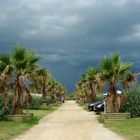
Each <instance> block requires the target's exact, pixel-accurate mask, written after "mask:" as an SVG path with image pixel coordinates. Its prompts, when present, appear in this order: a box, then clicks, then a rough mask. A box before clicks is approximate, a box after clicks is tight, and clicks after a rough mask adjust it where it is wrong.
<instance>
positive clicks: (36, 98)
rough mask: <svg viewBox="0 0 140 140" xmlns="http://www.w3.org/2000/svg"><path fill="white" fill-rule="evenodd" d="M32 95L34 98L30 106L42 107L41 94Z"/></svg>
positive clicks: (34, 107) (32, 107) (33, 107)
mask: <svg viewBox="0 0 140 140" xmlns="http://www.w3.org/2000/svg"><path fill="white" fill-rule="evenodd" d="M32 97H33V100H32V103H31V106H30V108H31V109H40V107H41V102H42V99H41V97H40V96H32Z"/></svg>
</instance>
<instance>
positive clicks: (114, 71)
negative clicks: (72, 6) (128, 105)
mask: <svg viewBox="0 0 140 140" xmlns="http://www.w3.org/2000/svg"><path fill="white" fill-rule="evenodd" d="M131 67H132V64H131V63H128V62H125V63H124V62H122V60H121V58H120V54H119V53H114V54H113V55H112V56H111V57H109V56H105V57H104V59H103V61H102V63H101V64H100V65H99V67H98V68H97V69H94V68H93V67H89V68H88V69H87V72H86V74H81V78H82V79H81V81H79V82H78V83H77V85H76V90H75V92H74V93H75V96H76V98H77V100H80V101H84V102H93V101H95V99H96V95H99V94H101V93H102V92H104V89H105V87H108V93H109V94H108V97H107V99H106V104H107V106H106V107H107V108H106V111H107V112H119V110H120V108H121V106H122V105H123V96H122V95H123V94H121V95H119V94H117V90H118V88H121V90H122V91H123V92H125V93H126V92H128V91H129V90H131V88H132V87H133V86H134V85H135V84H136V82H137V81H136V79H137V78H136V77H137V75H138V74H137V73H133V72H130V68H131Z"/></svg>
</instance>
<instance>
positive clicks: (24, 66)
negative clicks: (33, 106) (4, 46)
mask: <svg viewBox="0 0 140 140" xmlns="http://www.w3.org/2000/svg"><path fill="white" fill-rule="evenodd" d="M39 60H40V57H39V56H36V54H35V53H34V52H33V51H31V50H29V49H26V48H24V47H22V46H21V45H20V44H17V45H16V48H15V49H14V50H13V52H12V55H11V62H12V66H13V72H14V74H13V84H14V100H13V107H14V114H21V113H22V111H23V93H24V92H25V90H27V86H26V81H27V80H29V79H30V77H31V76H30V75H31V74H32V72H33V71H34V70H35V69H37V68H38V67H37V65H36V63H37V62H38V61H39Z"/></svg>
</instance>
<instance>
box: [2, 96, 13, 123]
mask: <svg viewBox="0 0 140 140" xmlns="http://www.w3.org/2000/svg"><path fill="white" fill-rule="evenodd" d="M11 113H12V107H11V104H10V100H9V104H8V106H7V107H4V105H3V99H2V96H1V95H0V121H1V120H4V119H7V117H8V115H9V114H11Z"/></svg>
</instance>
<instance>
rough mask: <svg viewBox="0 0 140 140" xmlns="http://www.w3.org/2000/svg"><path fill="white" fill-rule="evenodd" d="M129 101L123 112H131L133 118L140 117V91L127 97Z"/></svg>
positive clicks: (137, 90) (133, 92) (132, 92)
mask: <svg viewBox="0 0 140 140" xmlns="http://www.w3.org/2000/svg"><path fill="white" fill-rule="evenodd" d="M126 98H127V101H126V103H125V105H124V106H123V108H122V109H121V111H122V112H129V113H130V115H131V117H132V118H136V117H140V90H139V89H136V90H133V91H131V92H130V93H128V94H127V95H126Z"/></svg>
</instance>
